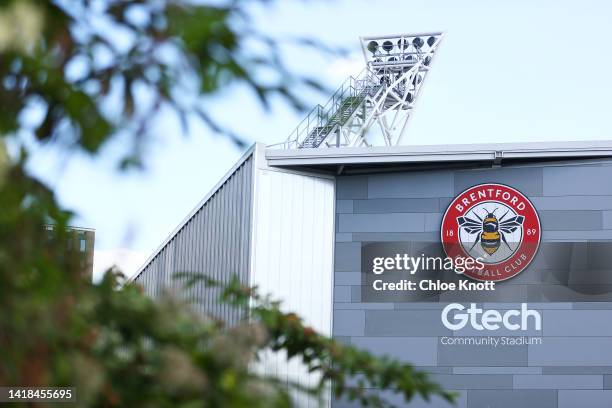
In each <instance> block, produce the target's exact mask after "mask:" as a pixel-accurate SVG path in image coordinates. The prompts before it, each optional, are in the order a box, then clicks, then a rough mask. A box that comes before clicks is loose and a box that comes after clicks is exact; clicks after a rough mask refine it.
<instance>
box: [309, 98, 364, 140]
mask: <svg viewBox="0 0 612 408" xmlns="http://www.w3.org/2000/svg"><path fill="white" fill-rule="evenodd" d="M366 90H367V89H366V88H363V89H361V90H358V89H357V91H359V92H358V94H357V95H354V96H353V95H349V96H347V97H346V98H344V99H341V100H340V102H339V106H338V107H337V109H336V110H334V111H333V112H331V115H330V116H329V117H326V115H322V116H321V117H320V118H319V119H320V122H321V123H323V124H322V126H315V127H314V128H312V130H311V131H310V133H308V136H306V138H305V139H304V141H303V142H302V143H301V144H300V146H299V147H300V148H315V147H319V146H320V145H321V143H323V141H325V139H326V138H327V136H329V135H330V134H331V133H332V132H334V131H336V130H338V128H339V127H340V126H343V125H344V124H345V123H346V122H347V121H348V120H349V119H350V118H351V116H353V114H354V113H355V111H356V110H357V108H359V107H360V106H361V104H362V103H363V102H364V100H365V96H366Z"/></svg>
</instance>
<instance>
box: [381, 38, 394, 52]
mask: <svg viewBox="0 0 612 408" xmlns="http://www.w3.org/2000/svg"><path fill="white" fill-rule="evenodd" d="M382 48H383V50H385V51H386V52H391V50H392V49H393V43H392V42H391V41H389V40H387V41H385V42H384V43H383V45H382Z"/></svg>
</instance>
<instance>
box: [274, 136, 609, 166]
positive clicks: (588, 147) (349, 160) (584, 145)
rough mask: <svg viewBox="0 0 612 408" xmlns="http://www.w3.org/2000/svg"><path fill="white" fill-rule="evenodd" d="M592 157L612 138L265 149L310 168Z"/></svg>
mask: <svg viewBox="0 0 612 408" xmlns="http://www.w3.org/2000/svg"><path fill="white" fill-rule="evenodd" d="M593 157H612V140H596V141H570V142H527V143H487V144H448V145H406V146H392V147H344V148H327V149H326V148H319V149H267V150H266V159H267V162H268V165H270V166H279V167H284V166H288V167H296V166H305V167H311V168H316V167H322V166H330V165H331V166H333V165H339V166H341V165H344V166H350V165H381V164H393V163H395V164H402V163H404V164H411V165H418V164H432V163H434V164H435V163H448V162H491V163H493V164H500V163H501V162H502V161H504V160H530V159H532V160H538V159H545V160H555V159H556V160H565V159H577V158H585V159H586V158H593Z"/></svg>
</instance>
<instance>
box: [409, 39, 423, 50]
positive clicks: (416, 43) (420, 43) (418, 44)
mask: <svg viewBox="0 0 612 408" xmlns="http://www.w3.org/2000/svg"><path fill="white" fill-rule="evenodd" d="M424 44H425V42H424V41H423V39H422V38H421V37H415V38H414V40H412V45H414V48H416V49H419V50H420V49H421V48H422V47H423V45H424Z"/></svg>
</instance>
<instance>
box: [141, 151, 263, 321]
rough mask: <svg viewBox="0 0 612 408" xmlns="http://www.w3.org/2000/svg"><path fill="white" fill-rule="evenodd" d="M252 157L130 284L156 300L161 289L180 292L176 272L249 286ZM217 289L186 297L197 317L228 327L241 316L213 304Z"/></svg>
mask: <svg viewBox="0 0 612 408" xmlns="http://www.w3.org/2000/svg"><path fill="white" fill-rule="evenodd" d="M252 186H253V155H252V154H249V155H248V156H247V157H246V158H245V159H244V160H243V161H242V163H241V164H239V165H238V167H237V168H235V170H234V171H233V172H232V173H231V174H230V175H229V177H227V178H226V179H225V180H224V181H223V182H222V183H221V184H220V185H219V186H218V188H217V189H216V190H215V191H214V192H213V193H212V195H210V196H209V197H208V199H206V200H205V201H204V202H203V203H202V204H200V205H199V208H197V209H196V210H195V212H194V213H193V214H192V215H191V216H190V217H189V218H188V219H187V220H186V221H185V222H184V224H183V225H182V226H181V227H180V228H179V229H178V230H177V231H176V232H175V234H174V235H173V236H172V237H171V238H170V239H169V241H167V242H166V244H165V245H163V247H162V248H161V249H160V250H159V251H158V252H157V254H156V255H155V256H154V257H153V258H152V259H151V260H150V261H149V262H148V263H147V265H146V266H145V267H144V268H143V269H142V270H141V272H140V273H139V274H138V276H137V277H136V278H135V281H136V282H138V283H141V284H142V285H143V287H144V289H145V292H146V293H147V294H148V295H151V296H159V295H160V294H161V293H162V291H163V290H164V289H165V288H173V289H181V288H182V287H183V284H184V282H182V281H180V280H178V279H174V278H173V275H174V273H175V272H198V273H203V274H206V275H208V276H210V277H212V278H213V279H215V280H218V281H220V282H229V280H230V279H231V277H232V276H234V275H237V276H239V277H240V280H241V282H243V283H244V284H248V283H249V280H250V279H249V263H250V257H251V254H250V245H251V243H250V236H251V208H252V201H253V187H252ZM218 292H219V291H218V290H217V289H213V288H207V287H205V285H204V284H203V283H198V284H197V285H196V286H195V287H193V288H192V290H191V291H189V293H186V292H183V294H184V295H185V296H187V297H188V298H189V300H191V301H193V302H194V304H195V305H196V308H197V310H198V311H201V312H204V313H206V314H208V315H212V316H214V317H217V318H219V319H223V320H224V321H225V322H227V323H229V324H232V323H234V322H236V321H237V320H238V319H239V318H240V314H241V311H239V310H235V309H233V308H231V307H229V306H227V305H223V304H220V303H219V302H218V295H219V293H218Z"/></svg>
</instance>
